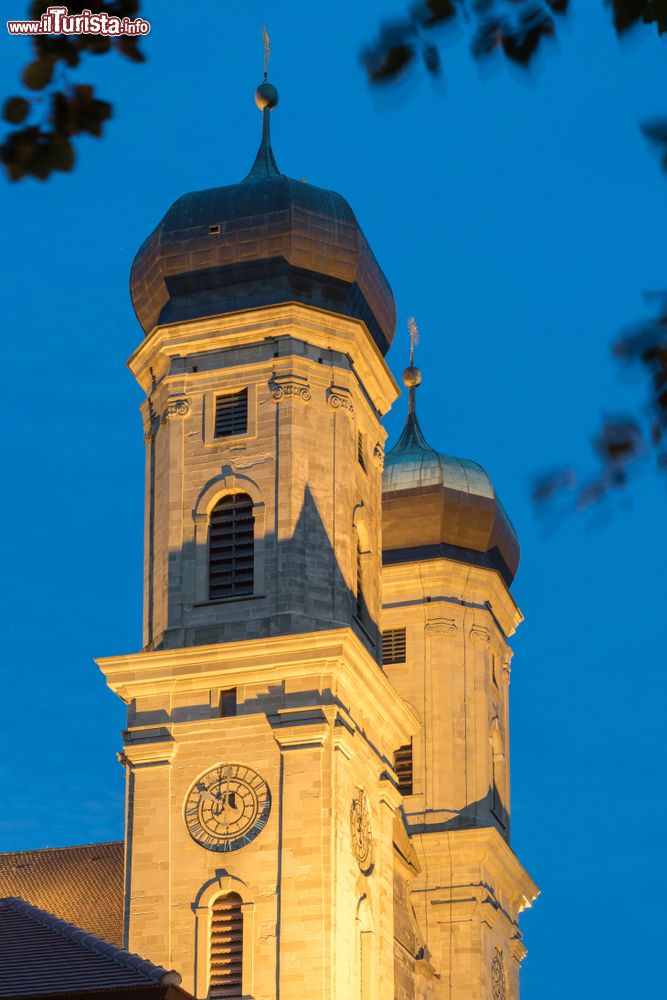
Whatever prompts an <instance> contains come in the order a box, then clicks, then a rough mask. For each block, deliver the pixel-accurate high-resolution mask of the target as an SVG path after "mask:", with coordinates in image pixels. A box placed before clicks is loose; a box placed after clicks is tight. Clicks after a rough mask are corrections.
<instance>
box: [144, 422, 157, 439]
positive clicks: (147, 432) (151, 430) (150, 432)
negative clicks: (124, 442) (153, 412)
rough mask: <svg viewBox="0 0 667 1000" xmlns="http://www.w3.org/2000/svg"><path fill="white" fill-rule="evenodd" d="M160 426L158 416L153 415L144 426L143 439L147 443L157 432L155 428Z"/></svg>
mask: <svg viewBox="0 0 667 1000" xmlns="http://www.w3.org/2000/svg"><path fill="white" fill-rule="evenodd" d="M159 426H160V420H159V418H158V417H153V418H152V419H151V421H150V423H149V424H147V425H146V426H145V427H144V441H145V442H146V444H148V442H149V441H152V440H153V438H154V437H155V435H156V434H157V429H158V427H159Z"/></svg>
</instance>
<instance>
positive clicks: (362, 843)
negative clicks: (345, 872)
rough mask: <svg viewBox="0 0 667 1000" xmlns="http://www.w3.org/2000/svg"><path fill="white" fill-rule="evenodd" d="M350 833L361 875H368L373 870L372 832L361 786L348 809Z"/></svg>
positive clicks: (366, 802)
mask: <svg viewBox="0 0 667 1000" xmlns="http://www.w3.org/2000/svg"><path fill="white" fill-rule="evenodd" d="M350 833H351V836H352V852H353V854H354V856H355V858H356V859H357V864H358V865H359V870H360V871H361V873H362V875H370V873H371V871H372V870H373V834H372V831H371V816H370V812H369V810H368V799H367V797H366V792H365V791H364V790H363V788H358V789H357V791H356V792H355V795H354V798H353V799H352V807H351V809H350Z"/></svg>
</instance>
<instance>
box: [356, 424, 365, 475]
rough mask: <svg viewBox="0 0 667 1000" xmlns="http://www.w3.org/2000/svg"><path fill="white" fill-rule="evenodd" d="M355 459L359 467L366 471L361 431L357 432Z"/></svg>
mask: <svg viewBox="0 0 667 1000" xmlns="http://www.w3.org/2000/svg"><path fill="white" fill-rule="evenodd" d="M357 459H358V461H359V465H360V466H361V468H362V469H363V470H364V472H365V471H366V463H365V462H364V435H363V434H362V433H361V431H358V433H357Z"/></svg>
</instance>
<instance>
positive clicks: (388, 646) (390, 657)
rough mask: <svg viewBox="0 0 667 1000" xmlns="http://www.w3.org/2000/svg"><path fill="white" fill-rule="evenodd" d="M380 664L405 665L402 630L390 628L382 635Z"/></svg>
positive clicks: (403, 632) (403, 630)
mask: <svg viewBox="0 0 667 1000" xmlns="http://www.w3.org/2000/svg"><path fill="white" fill-rule="evenodd" d="M382 662H383V664H386V663H405V629H404V628H390V629H387V630H386V631H384V632H383V633H382Z"/></svg>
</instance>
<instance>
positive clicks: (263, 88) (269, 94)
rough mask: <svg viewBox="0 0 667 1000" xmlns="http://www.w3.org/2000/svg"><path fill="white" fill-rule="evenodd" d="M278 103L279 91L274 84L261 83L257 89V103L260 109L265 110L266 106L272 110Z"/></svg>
mask: <svg viewBox="0 0 667 1000" xmlns="http://www.w3.org/2000/svg"><path fill="white" fill-rule="evenodd" d="M277 103H278V91H277V90H276V88H275V87H274V86H273V84H272V83H267V82H266V80H265V81H264V83H260V85H259V87H258V88H257V90H256V91H255V104H256V105H257V107H258V108H259V110H260V111H264V110H265V109H266V108H268V109H269V111H272V110H273V108H275V106H276V104H277Z"/></svg>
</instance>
